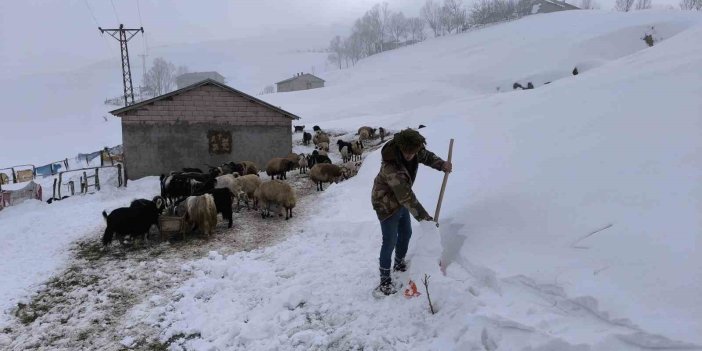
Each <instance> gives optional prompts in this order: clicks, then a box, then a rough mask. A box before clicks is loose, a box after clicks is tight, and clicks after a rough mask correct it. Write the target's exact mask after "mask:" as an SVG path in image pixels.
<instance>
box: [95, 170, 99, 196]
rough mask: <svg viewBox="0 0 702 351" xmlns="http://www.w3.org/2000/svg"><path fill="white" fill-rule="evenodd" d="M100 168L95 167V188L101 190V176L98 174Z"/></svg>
mask: <svg viewBox="0 0 702 351" xmlns="http://www.w3.org/2000/svg"><path fill="white" fill-rule="evenodd" d="M98 170H99V168H95V190H96V191H100V177H99V176H98Z"/></svg>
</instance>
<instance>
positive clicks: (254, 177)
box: [237, 174, 261, 209]
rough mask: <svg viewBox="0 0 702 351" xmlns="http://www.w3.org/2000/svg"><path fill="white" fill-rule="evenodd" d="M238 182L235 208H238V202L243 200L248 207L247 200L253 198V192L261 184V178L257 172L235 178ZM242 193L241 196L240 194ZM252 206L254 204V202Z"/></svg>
mask: <svg viewBox="0 0 702 351" xmlns="http://www.w3.org/2000/svg"><path fill="white" fill-rule="evenodd" d="M237 182H238V185H239V186H238V189H239V190H238V193H237V195H238V196H237V209H238V208H239V205H240V202H241V201H244V203H246V208H247V209H248V208H249V200H250V199H253V200H254V201H255V198H254V192H255V191H256V189H258V187H259V186H260V185H261V178H260V177H259V176H258V174H247V175H245V176H242V177H239V178H237ZM240 193H243V196H241V195H240ZM254 207H256V204H255V202H254Z"/></svg>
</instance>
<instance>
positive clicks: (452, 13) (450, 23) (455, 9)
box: [440, 0, 466, 34]
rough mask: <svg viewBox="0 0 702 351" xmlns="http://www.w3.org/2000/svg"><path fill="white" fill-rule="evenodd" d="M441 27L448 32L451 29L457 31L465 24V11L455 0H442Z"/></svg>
mask: <svg viewBox="0 0 702 351" xmlns="http://www.w3.org/2000/svg"><path fill="white" fill-rule="evenodd" d="M440 18H441V21H442V27H443V28H445V29H446V31H447V32H448V33H449V34H450V33H451V32H453V30H456V32H458V31H459V30H461V29H462V28H463V27H464V26H465V24H466V12H465V10H464V9H463V5H462V4H461V2H460V1H457V0H444V5H443V6H442V7H441V17H440Z"/></svg>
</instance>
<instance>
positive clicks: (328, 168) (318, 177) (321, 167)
mask: <svg viewBox="0 0 702 351" xmlns="http://www.w3.org/2000/svg"><path fill="white" fill-rule="evenodd" d="M341 178H346V174H345V172H344V170H343V169H342V168H341V167H339V166H337V165H333V164H326V163H319V164H316V165H314V167H312V168H311V169H310V179H311V180H312V181H313V182H314V183H315V184H316V185H317V191H323V190H324V187H323V184H324V183H331V182H335V183H337V182H339V180H340V179H341Z"/></svg>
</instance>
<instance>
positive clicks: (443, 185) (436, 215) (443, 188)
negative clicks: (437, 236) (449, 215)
mask: <svg viewBox="0 0 702 351" xmlns="http://www.w3.org/2000/svg"><path fill="white" fill-rule="evenodd" d="M451 155H453V139H451V141H450V142H449V152H448V159H447V160H446V161H448V162H451ZM448 176H449V172H445V173H444V182H443V183H441V192H440V193H439V201H438V202H437V204H436V212H434V222H436V226H437V227H438V226H439V212H441V201H443V200H444V191H446V182H447V181H448Z"/></svg>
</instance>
